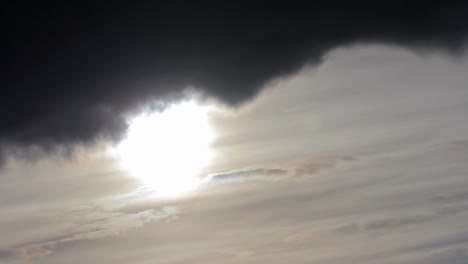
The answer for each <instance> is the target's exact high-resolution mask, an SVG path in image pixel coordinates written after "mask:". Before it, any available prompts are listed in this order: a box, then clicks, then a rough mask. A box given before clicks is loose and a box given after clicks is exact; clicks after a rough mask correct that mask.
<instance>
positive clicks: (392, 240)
mask: <svg viewBox="0 0 468 264" xmlns="http://www.w3.org/2000/svg"><path fill="white" fill-rule="evenodd" d="M467 73H468V58H467V57H466V55H463V54H462V55H457V57H456V59H455V58H454V57H453V56H452V55H447V53H445V52H429V53H423V54H421V53H415V52H413V51H411V50H409V49H405V48H401V47H397V46H392V45H358V44H356V45H347V46H344V47H341V48H336V49H332V50H331V51H329V52H328V53H326V54H325V55H324V58H323V63H321V64H320V65H310V66H306V67H304V68H302V70H300V71H299V72H297V73H295V74H291V75H289V76H287V77H281V78H276V79H273V80H272V81H270V82H268V83H267V84H266V85H265V88H264V89H263V90H261V92H260V93H259V94H258V96H256V97H254V98H253V99H251V100H250V101H248V102H247V103H245V104H243V105H242V106H240V107H238V108H232V107H229V106H225V105H222V103H219V102H218V103H216V104H215V105H214V106H212V107H213V108H214V110H213V111H211V112H209V124H210V126H211V128H212V129H213V133H214V136H215V139H214V141H213V142H212V149H213V152H214V157H213V159H212V160H211V162H210V163H209V164H208V167H206V168H205V170H204V172H203V174H201V175H199V177H201V178H203V177H206V179H210V180H211V181H209V182H207V183H205V184H203V185H202V186H201V187H199V188H197V189H195V190H193V191H190V192H187V193H185V195H183V196H181V197H178V198H166V199H164V198H158V197H157V196H155V195H154V193H155V190H154V189H152V188H150V187H148V186H142V184H141V182H139V181H137V179H135V178H134V177H132V176H130V175H129V174H128V172H126V171H125V170H123V169H122V168H121V167H120V166H119V163H118V161H117V160H115V159H114V158H113V157H112V156H111V155H109V154H108V152H106V151H105V146H106V145H105V144H106V143H105V142H104V141H103V142H98V143H99V144H91V145H85V146H82V147H80V148H79V150H77V152H76V154H75V155H74V156H73V157H72V158H70V157H67V156H64V155H60V154H54V153H55V152H46V153H45V154H44V155H42V158H39V159H33V160H27V159H16V158H11V159H10V160H9V162H8V163H7V164H6V165H5V166H4V167H3V168H2V172H1V177H0V236H1V239H0V263H5V264H12V263H50V264H54V263H57V264H58V263H70V264H73V263H112V264H120V263H122V264H124V263H142V264H143V263H285V262H290V263H327V264H328V263H332V264H334V263H343V264H345V263H369V264H374V263H375V264H386V263H388V264H390V263H403V264H405V263H408V264H409V263H421V264H422V263H424V264H433V263H434V264H439V263H466V261H467V260H468V226H467V225H466V223H467V222H468V181H467V179H468V178H467V177H468V176H467V175H468V137H467V135H468V117H467V115H466V113H468V89H467V88H466V84H467V81H468V77H467ZM176 151H178V152H180V153H183V152H184V149H176ZM155 162H157V161H155ZM176 166H184V164H177V165H176Z"/></svg>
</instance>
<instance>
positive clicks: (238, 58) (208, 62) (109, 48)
mask: <svg viewBox="0 0 468 264" xmlns="http://www.w3.org/2000/svg"><path fill="white" fill-rule="evenodd" d="M1 10H2V11H1V17H2V23H1V27H2V32H3V39H4V40H3V42H2V44H1V46H2V47H1V50H2V51H1V53H2V55H1V56H2V76H1V84H0V85H1V87H2V96H1V99H0V120H1V122H0V143H1V144H2V145H3V146H7V145H10V146H11V145H14V146H32V145H34V146H40V147H42V148H46V149H47V148H50V147H54V146H58V145H70V144H71V145H73V144H76V143H90V142H95V141H96V140H99V139H102V138H105V139H116V138H119V136H121V134H122V132H124V131H125V129H126V123H125V120H124V118H123V116H124V115H125V114H127V113H129V112H132V111H135V109H138V107H141V106H142V105H144V104H146V103H148V102H150V101H151V100H156V99H164V100H174V99H177V98H179V96H181V92H182V91H184V90H185V89H187V88H195V89H197V90H198V91H200V92H202V93H203V94H205V95H209V96H212V97H215V98H217V99H219V100H221V101H222V102H225V103H228V104H231V105H238V104H240V103H242V102H245V101H246V100H249V99H250V98H252V97H254V96H255V95H256V94H257V93H258V91H259V90H260V89H261V88H262V87H264V86H265V85H266V84H267V83H268V82H269V81H272V80H275V79H277V78H280V77H282V76H288V75H289V74H292V73H294V72H296V71H297V70H299V69H300V68H301V67H303V66H304V65H306V64H314V63H319V62H320V61H321V59H322V58H323V56H324V55H325V54H326V53H327V52H328V51H330V50H331V49H333V48H336V47H339V46H345V45H349V44H355V43H387V44H395V45H402V46H404V47H408V48H410V49H413V50H418V51H427V50H444V51H449V53H453V52H455V53H456V52H460V51H462V50H463V47H464V40H465V38H466V33H467V30H468V28H467V27H466V26H465V25H466V24H467V23H468V5H467V4H466V3H461V2H457V1H412V2H411V3H408V2H406V1H384V2H379V3H374V2H372V1H352V2H349V3H348V2H346V3H343V2H340V3H336V2H335V1H318V2H314V4H313V5H311V6H309V7H306V6H300V5H296V4H293V3H289V4H287V5H286V4H284V3H282V4H273V3H255V4H254V3H249V4H241V3H238V2H236V3H232V4H228V3H219V4H209V5H208V4H202V3H197V4H195V3H191V4H187V3H185V2H182V1H171V2H170V3H161V2H159V1H158V2H157V3H155V2H152V3H147V4H134V3H132V4H130V3H128V2H122V3H117V2H114V3H113V4H112V5H108V4H104V3H92V4H86V3H83V2H80V3H79V4H74V3H69V2H63V3H56V4H45V3H42V2H41V3H29V4H27V5H26V4H20V3H17V4H13V3H9V4H8V3H7V4H3V6H2V9H1Z"/></svg>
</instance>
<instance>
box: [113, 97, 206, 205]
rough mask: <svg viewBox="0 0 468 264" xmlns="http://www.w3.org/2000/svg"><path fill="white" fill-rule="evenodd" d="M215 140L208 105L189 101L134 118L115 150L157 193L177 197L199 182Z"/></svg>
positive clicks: (131, 172) (122, 161) (132, 171)
mask: <svg viewBox="0 0 468 264" xmlns="http://www.w3.org/2000/svg"><path fill="white" fill-rule="evenodd" d="M212 139H213V132H212V129H211V127H210V125H209V122H208V108H207V107H204V106H200V105H198V104H197V103H195V102H193V101H186V102H182V103H179V104H174V105H172V106H170V107H169V108H167V109H166V110H165V111H163V112H160V113H157V112H156V113H151V114H144V115H141V116H139V117H136V118H135V119H133V120H132V121H131V123H130V125H129V129H128V134H127V137H126V139H125V140H124V141H122V142H121V143H120V144H119V145H118V146H117V147H116V149H115V151H116V153H117V155H118V156H119V158H120V160H121V164H122V166H123V167H124V169H126V170H127V171H128V172H129V173H130V174H131V175H132V176H134V177H137V178H138V179H140V180H142V181H143V182H144V183H145V184H146V185H148V186H151V187H152V188H154V189H155V190H156V192H157V193H158V195H160V196H177V195H180V194H182V193H184V192H187V191H189V190H192V189H194V188H196V187H197V186H198V184H199V183H200V180H199V178H198V177H197V176H198V174H199V173H200V172H201V170H202V169H203V168H204V167H206V166H207V165H208V164H209V162H210V160H211V158H212V155H213V154H212V151H211V147H210V144H211V141H212Z"/></svg>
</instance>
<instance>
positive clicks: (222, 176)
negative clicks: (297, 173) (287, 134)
mask: <svg viewBox="0 0 468 264" xmlns="http://www.w3.org/2000/svg"><path fill="white" fill-rule="evenodd" d="M287 174H288V171H287V170H282V169H251V170H241V171H232V172H224V173H217V174H212V175H209V176H208V177H207V178H206V181H207V182H210V183H217V182H232V181H242V180H245V179H249V178H250V179H252V178H255V177H278V176H285V175H287Z"/></svg>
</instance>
